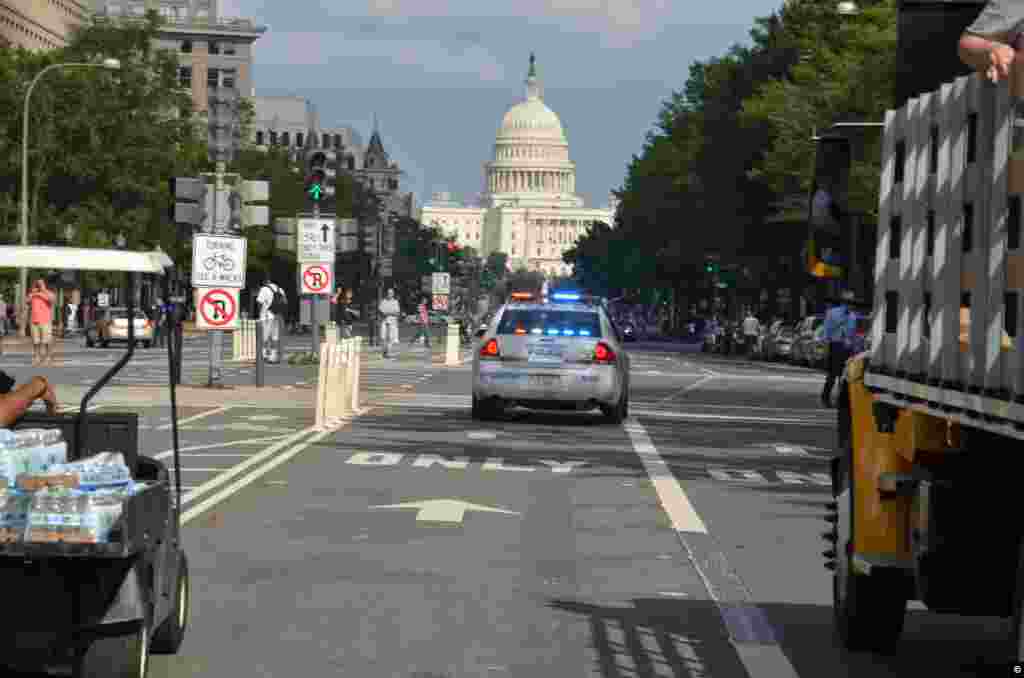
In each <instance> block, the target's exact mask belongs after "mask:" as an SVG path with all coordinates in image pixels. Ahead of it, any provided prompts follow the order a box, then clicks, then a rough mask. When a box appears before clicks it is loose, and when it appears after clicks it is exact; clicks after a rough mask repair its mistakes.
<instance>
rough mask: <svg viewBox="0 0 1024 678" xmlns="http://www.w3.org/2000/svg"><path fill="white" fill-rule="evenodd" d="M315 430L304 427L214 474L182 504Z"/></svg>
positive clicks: (216, 486) (185, 496) (184, 498)
mask: <svg viewBox="0 0 1024 678" xmlns="http://www.w3.org/2000/svg"><path fill="white" fill-rule="evenodd" d="M314 430H315V428H314V427H313V426H310V427H308V428H304V429H302V430H301V431H299V432H297V433H293V434H291V435H290V436H288V437H287V438H285V439H284V440H280V441H278V442H276V443H274V444H273V445H271V446H270V447H267V448H266V449H264V450H262V451H260V452H257V453H256V454H254V455H252V456H251V457H249V458H248V459H246V460H245V461H243V462H242V463H241V464H239V465H238V466H233V467H231V468H230V469H229V470H227V471H225V472H224V473H221V474H220V475H217V476H214V477H213V478H211V479H210V480H208V481H206V482H205V483H203V484H202V485H200V486H199V487H197V488H196V489H194V490H192V491H191V492H189V493H188V494H186V495H184V496H183V497H182V498H181V502H182V504H187V503H188V502H191V501H194V500H195V499H196V497H200V496H202V495H204V494H207V493H209V492H211V491H213V490H215V489H217V488H218V487H220V486H221V485H224V484H225V483H228V482H230V481H231V479H232V478H235V477H237V476H240V475H242V474H243V473H245V472H246V471H248V470H249V469H251V468H252V467H253V466H256V465H258V464H261V463H262V462H264V461H266V460H267V459H268V458H269V457H272V456H274V455H275V454H277V453H278V452H280V451H281V450H283V449H285V448H287V447H288V446H289V445H292V444H294V443H296V442H298V441H299V440H300V439H302V438H303V437H305V436H307V435H309V434H310V433H312V432H313V431H314ZM325 433H326V432H325Z"/></svg>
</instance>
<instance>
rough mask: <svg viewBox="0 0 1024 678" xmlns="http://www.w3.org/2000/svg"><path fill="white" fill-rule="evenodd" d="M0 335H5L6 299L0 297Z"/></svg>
mask: <svg viewBox="0 0 1024 678" xmlns="http://www.w3.org/2000/svg"><path fill="white" fill-rule="evenodd" d="M0 335H3V336H5V337H6V336H7V300H6V299H5V298H4V297H0Z"/></svg>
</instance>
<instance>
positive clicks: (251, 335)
mask: <svg viewBox="0 0 1024 678" xmlns="http://www.w3.org/2000/svg"><path fill="white" fill-rule="evenodd" d="M246 322H248V323H249V324H248V325H246V329H245V334H244V335H243V339H244V341H245V359H246V360H251V361H253V362H256V323H258V322H259V320H248V321H246Z"/></svg>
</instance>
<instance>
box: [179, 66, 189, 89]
mask: <svg viewBox="0 0 1024 678" xmlns="http://www.w3.org/2000/svg"><path fill="white" fill-rule="evenodd" d="M178 84H179V85H181V86H182V87H185V88H188V89H191V88H192V67H191V66H182V67H181V68H179V69H178Z"/></svg>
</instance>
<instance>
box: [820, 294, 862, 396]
mask: <svg viewBox="0 0 1024 678" xmlns="http://www.w3.org/2000/svg"><path fill="white" fill-rule="evenodd" d="M851 301H853V292H851V291H850V290H845V291H844V292H843V294H842V300H841V301H840V303H838V304H836V305H835V306H833V307H832V308H830V309H829V310H828V313H826V314H825V327H824V331H825V341H826V343H827V344H828V359H827V363H826V366H827V369H828V374H827V376H826V377H825V386H824V388H823V389H822V390H821V404H822V405H824V406H825V407H829V408H831V407H832V386H833V385H834V384H835V383H836V380H837V379H838V378H839V377H840V376H841V375H842V373H843V369H844V368H845V367H846V360H847V359H848V358H849V357H850V349H851V345H852V342H853V335H854V330H855V329H856V323H857V318H856V316H855V315H854V314H853V312H852V311H851V310H850V302H851Z"/></svg>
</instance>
